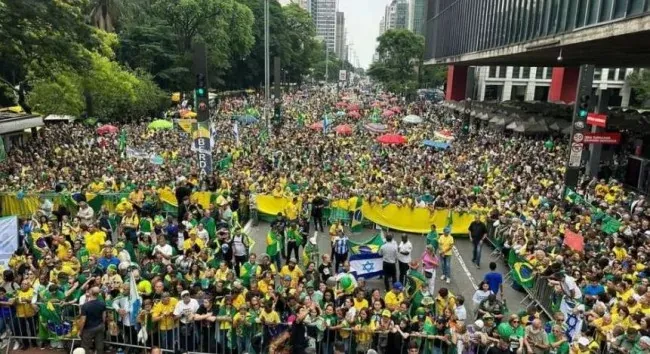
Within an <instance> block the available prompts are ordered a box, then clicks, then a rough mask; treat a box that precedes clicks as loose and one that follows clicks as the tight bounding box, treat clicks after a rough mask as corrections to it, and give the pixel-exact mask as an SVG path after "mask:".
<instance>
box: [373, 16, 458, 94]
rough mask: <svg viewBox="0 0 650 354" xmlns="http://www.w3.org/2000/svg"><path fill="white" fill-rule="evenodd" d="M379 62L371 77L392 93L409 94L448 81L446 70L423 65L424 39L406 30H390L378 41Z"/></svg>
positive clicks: (374, 67) (374, 64)
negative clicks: (446, 79)
mask: <svg viewBox="0 0 650 354" xmlns="http://www.w3.org/2000/svg"><path fill="white" fill-rule="evenodd" d="M377 40H378V41H379V45H378V46H377V55H378V60H377V61H376V62H374V63H372V64H371V65H370V68H369V69H368V72H367V73H368V75H369V76H370V77H371V78H372V79H373V80H375V81H378V82H380V83H382V84H383V85H384V88H385V89H387V90H389V91H392V92H401V93H408V92H412V91H414V90H416V89H418V88H424V87H437V86H440V85H442V83H443V82H444V80H445V77H446V69H445V68H444V67H431V66H425V65H424V64H423V59H424V37H422V36H420V35H417V34H415V33H413V32H411V31H408V30H405V29H397V30H389V31H386V32H384V34H382V35H381V36H380V37H379V38H377Z"/></svg>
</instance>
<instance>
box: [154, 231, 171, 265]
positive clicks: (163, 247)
mask: <svg viewBox="0 0 650 354" xmlns="http://www.w3.org/2000/svg"><path fill="white" fill-rule="evenodd" d="M157 254H159V255H160V256H161V257H162V262H163V264H165V265H167V264H171V258H172V255H173V254H174V249H173V248H172V246H170V245H168V244H167V240H166V239H165V237H164V236H160V237H158V244H157V245H156V247H154V248H153V252H152V255H154V256H155V255H157Z"/></svg>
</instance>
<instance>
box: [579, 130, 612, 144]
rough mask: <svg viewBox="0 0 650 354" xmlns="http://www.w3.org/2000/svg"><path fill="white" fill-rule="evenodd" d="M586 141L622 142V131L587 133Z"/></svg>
mask: <svg viewBox="0 0 650 354" xmlns="http://www.w3.org/2000/svg"><path fill="white" fill-rule="evenodd" d="M584 140H585V143H587V144H604V145H616V144H619V143H620V142H621V133H587V134H585V139H584Z"/></svg>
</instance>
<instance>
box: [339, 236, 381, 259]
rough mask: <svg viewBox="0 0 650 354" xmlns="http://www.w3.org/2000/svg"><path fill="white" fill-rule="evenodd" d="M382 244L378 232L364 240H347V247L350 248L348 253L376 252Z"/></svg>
mask: <svg viewBox="0 0 650 354" xmlns="http://www.w3.org/2000/svg"><path fill="white" fill-rule="evenodd" d="M383 244H384V240H383V238H382V237H381V235H380V234H377V235H375V236H373V237H372V238H371V239H369V240H367V241H365V242H354V241H351V240H348V247H349V249H350V253H351V254H353V255H355V254H360V253H378V252H379V248H381V246H382V245H383Z"/></svg>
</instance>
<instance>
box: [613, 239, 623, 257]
mask: <svg viewBox="0 0 650 354" xmlns="http://www.w3.org/2000/svg"><path fill="white" fill-rule="evenodd" d="M612 252H614V256H615V257H616V260H617V261H619V262H622V261H623V260H624V259H625V258H626V257H627V251H626V250H625V248H623V242H621V241H619V240H617V241H616V243H614V248H612Z"/></svg>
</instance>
